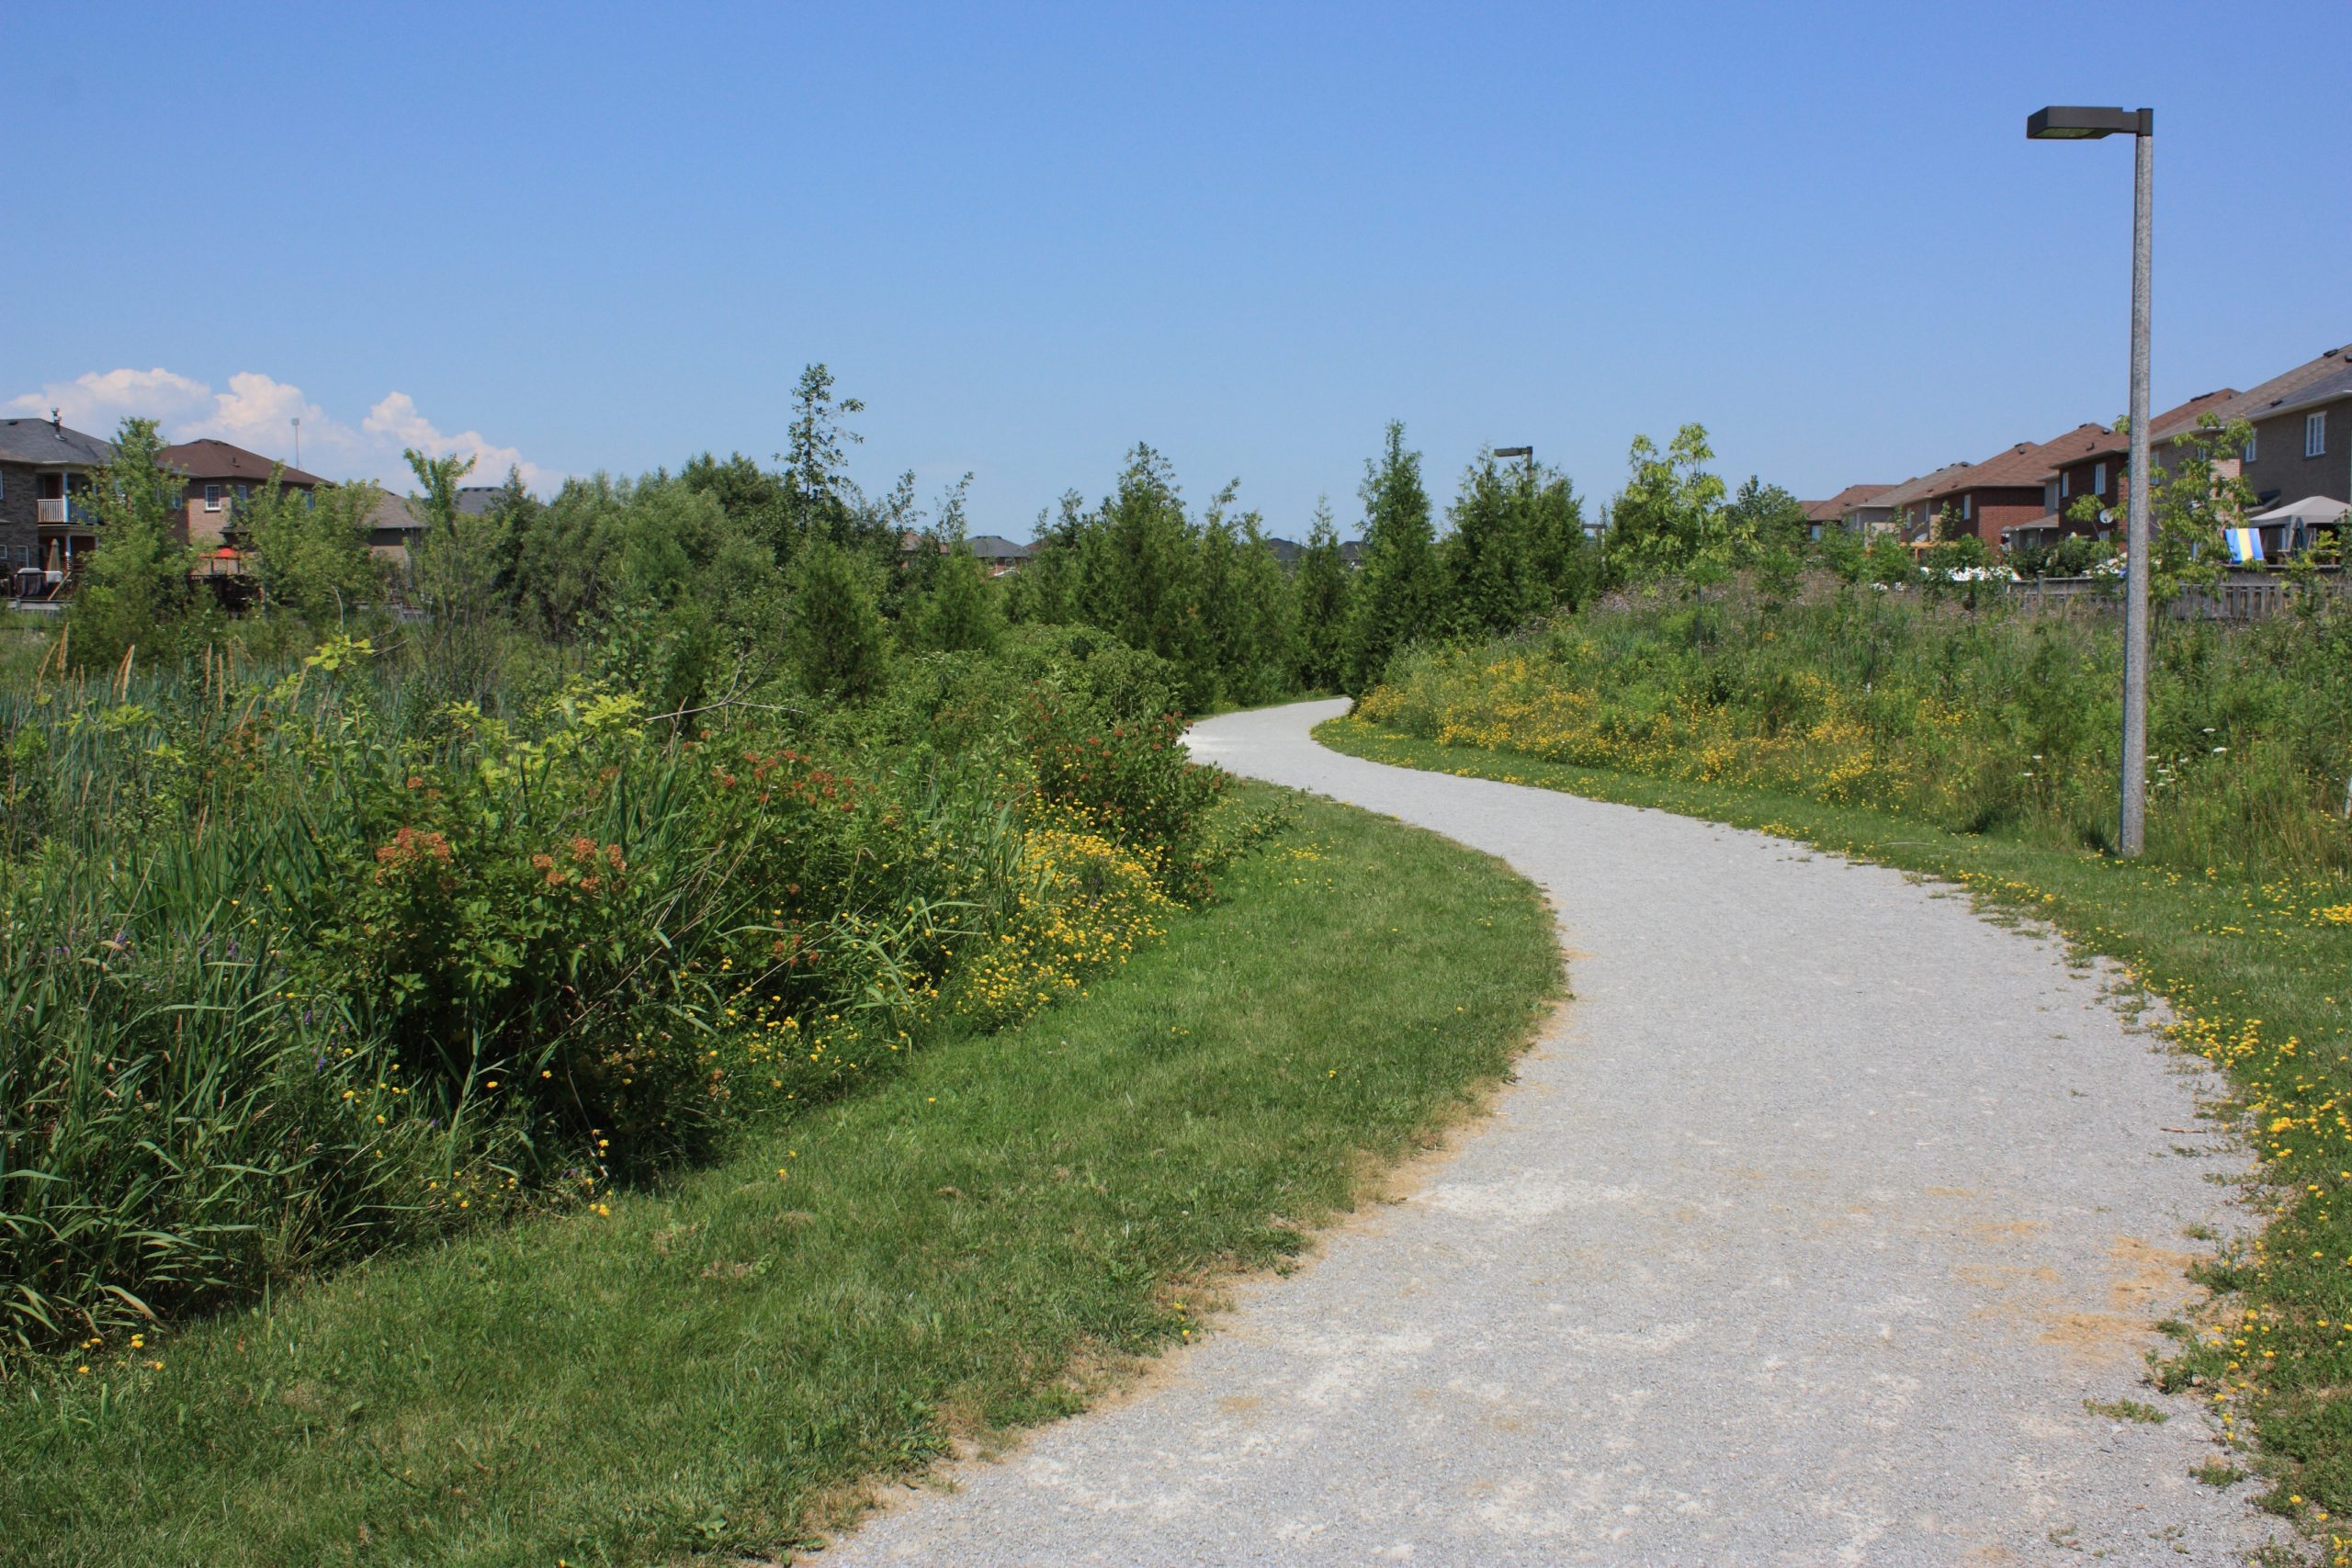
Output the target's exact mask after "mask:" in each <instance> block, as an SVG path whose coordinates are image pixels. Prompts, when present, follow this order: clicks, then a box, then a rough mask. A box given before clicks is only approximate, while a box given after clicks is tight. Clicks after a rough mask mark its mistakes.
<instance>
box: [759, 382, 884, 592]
mask: <svg viewBox="0 0 2352 1568" xmlns="http://www.w3.org/2000/svg"><path fill="white" fill-rule="evenodd" d="M792 410H793V412H792V428H791V430H790V431H789V432H788V433H787V434H786V446H785V450H784V451H782V452H780V453H778V454H777V455H776V460H777V461H778V462H780V463H782V464H783V465H784V476H783V486H784V498H785V509H786V532H785V535H784V536H783V537H780V538H778V539H775V540H774V541H772V544H773V546H774V547H775V553H776V559H777V560H778V561H779V562H783V561H788V560H790V559H791V558H792V556H793V554H794V553H795V551H797V549H798V547H799V545H800V542H801V541H802V540H806V539H826V540H830V541H831V542H832V543H833V544H836V545H846V544H848V543H850V542H851V541H852V539H853V538H854V537H855V536H857V535H858V534H859V533H860V532H861V530H860V528H859V521H860V520H859V517H858V512H857V506H856V498H857V487H856V486H855V485H854V484H853V483H852V482H851V480H850V477H849V468H848V449H849V447H850V446H854V445H855V444H856V443H858V442H860V441H862V440H864V439H865V437H863V436H861V435H859V434H857V433H856V432H854V431H853V430H850V429H849V428H848V427H847V426H845V425H844V424H842V420H843V418H845V417H846V416H848V415H850V414H854V413H863V412H865V404H864V403H862V402H860V401H858V400H857V399H855V398H836V397H834V396H833V373H832V372H831V370H829V369H827V368H826V367H824V366H823V365H810V366H808V367H804V368H803V369H802V370H801V372H800V385H799V387H798V389H796V390H795V391H794V393H793V398H792Z"/></svg>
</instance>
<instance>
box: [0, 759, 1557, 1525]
mask: <svg viewBox="0 0 2352 1568" xmlns="http://www.w3.org/2000/svg"><path fill="white" fill-rule="evenodd" d="M1232 798H1233V801H1234V802H1235V803H1236V804H1238V807H1240V808H1241V809H1242V810H1243V811H1244V812H1245V813H1247V814H1250V815H1251V816H1253V817H1254V816H1261V815H1262V814H1264V813H1266V812H1268V811H1278V812H1280V814H1281V815H1282V817H1283V827H1282V828H1281V829H1280V832H1279V836H1278V837H1277V838H1275V839H1273V840H1270V841H1268V842H1266V843H1265V844H1264V845H1263V846H1262V847H1261V849H1260V850H1259V851H1258V852H1255V853H1253V854H1251V855H1250V856H1248V857H1246V858H1244V859H1242V860H1240V861H1238V862H1237V863H1235V864H1234V866H1233V867H1232V868H1231V869H1230V870H1229V871H1228V872H1227V874H1226V875H1225V876H1224V877H1223V878H1222V879H1221V881H1222V892H1221V896H1220V897H1218V898H1216V900H1214V901H1212V902H1210V903H1208V904H1206V905H1203V906H1199V907H1196V908H1176V909H1173V910H1170V911H1169V912H1168V913H1167V915H1166V918H1165V924H1166V925H1167V927H1168V931H1169V935H1168V937H1167V939H1166V940H1165V941H1163V942H1159V943H1158V944H1156V945H1154V946H1153V947H1151V948H1150V949H1148V951H1145V952H1143V953H1140V954H1139V955H1138V956H1137V957H1136V959H1135V960H1134V961H1133V962H1132V963H1131V964H1129V965H1128V966H1127V967H1126V968H1125V969H1123V970H1121V971H1120V972H1119V976H1118V979H1117V982H1116V983H1115V984H1110V985H1103V986H1101V987H1094V988H1093V991H1092V995H1091V997H1089V998H1086V999H1085V1000H1083V1001H1081V1002H1080V1003H1078V1004H1076V1005H1074V1006H1070V1007H1067V1008H1057V1009H1055V1010H1050V1011H1047V1012H1044V1013H1041V1014H1039V1015H1038V1016H1036V1017H1035V1018H1033V1019H1031V1020H1030V1021H1028V1022H1027V1023H1025V1024H1022V1025H1018V1026H1015V1027H1012V1028H1010V1029H1004V1030H1000V1031H997V1032H989V1033H973V1032H961V1033H957V1032H941V1033H939V1034H937V1035H934V1036H933V1037H932V1038H931V1039H929V1040H928V1041H926V1042H925V1048H924V1049H922V1050H921V1051H919V1052H916V1053H914V1054H913V1055H912V1056H911V1059H909V1060H903V1061H901V1060H899V1059H898V1058H894V1066H896V1067H897V1068H898V1070H896V1071H894V1072H893V1073H892V1074H890V1075H889V1076H888V1077H882V1078H879V1079H876V1080H875V1081H873V1082H871V1083H869V1084H867V1085H866V1086H865V1088H864V1089H863V1090H862V1091H861V1092H859V1093H856V1094H849V1095H842V1096H840V1097H838V1098H836V1099H834V1100H831V1101H829V1102H827V1103H825V1104H823V1105H821V1106H819V1107H815V1108H812V1109H810V1110H808V1111H801V1112H799V1113H798V1114H796V1115H793V1116H790V1117H786V1118H766V1119H763V1120H761V1121H759V1122H755V1123H753V1124H752V1125H750V1126H747V1127H746V1128H745V1129H744V1130H743V1131H742V1132H741V1134H737V1135H736V1136H734V1137H731V1138H730V1139H729V1144H728V1147H727V1148H726V1149H725V1150H724V1151H723V1153H722V1154H721V1155H720V1156H719V1157H718V1159H717V1160H716V1161H714V1162H713V1163H710V1164H708V1165H706V1166H700V1167H695V1168H687V1169H684V1170H682V1171H680V1172H678V1173H676V1174H674V1175H673V1176H670V1177H668V1178H665V1179H662V1180H661V1181H659V1182H655V1183H646V1184H632V1185H629V1186H625V1187H622V1188H620V1189H618V1190H613V1191H611V1192H609V1193H608V1194H607V1195H606V1196H605V1197H604V1198H601V1199H600V1200H599V1203H600V1204H601V1205H602V1207H601V1208H599V1207H593V1206H592V1207H589V1208H586V1209H581V1210H574V1211H573V1212H572V1213H570V1214H569V1215H565V1216H561V1217H548V1218H542V1219H537V1220H535V1221H534V1222H532V1223H528V1224H504V1225H488V1226H479V1225H478V1226H474V1227H472V1228H471V1229H470V1230H469V1231H467V1232H465V1233H463V1234H460V1235H453V1236H451V1237H450V1238H448V1239H447V1241H446V1242H445V1243H443V1244H441V1245H437V1246H433V1247H416V1248H409V1249H405V1250H403V1251H401V1252H398V1253H392V1254H386V1255H381V1256H379V1257H378V1258H373V1259H370V1260H369V1261H368V1262H366V1263H363V1264H361V1265H359V1266H356V1267H354V1268H350V1269H343V1270H340V1271H338V1272H337V1273H336V1274H334V1275H333V1276H332V1277H330V1278H328V1279H326V1280H322V1281H320V1282H317V1283H314V1284H308V1285H305V1286H304V1287H303V1288H301V1289H300V1290H298V1291H294V1292H285V1293H281V1294H280V1295H278V1296H277V1298H276V1299H275V1300H274V1301H273V1302H272V1303H270V1305H269V1307H268V1309H267V1310H266V1311H265V1310H262V1309H261V1308H260V1307H258V1306H256V1307H254V1308H253V1309H250V1310H245V1311H239V1312H235V1313H231V1314H222V1315H220V1317H218V1318H217V1319H215V1320H214V1321H212V1322H209V1323H205V1324H198V1325H189V1326H188V1327H187V1328H184V1329H178V1330H175V1331H174V1332H173V1333H172V1334H170V1335H169V1336H167V1337H165V1336H154V1335H152V1334H151V1335H150V1336H149V1341H150V1342H149V1344H148V1345H147V1346H146V1347H145V1348H142V1349H141V1350H139V1351H137V1352H134V1353H131V1354H130V1355H110V1356H103V1357H102V1356H100V1355H98V1354H96V1353H94V1354H93V1355H91V1356H90V1357H89V1358H88V1359H87V1361H86V1363H85V1364H88V1365H90V1366H91V1368H92V1371H90V1373H89V1374H88V1375H86V1376H83V1375H76V1374H74V1373H73V1372H72V1370H71V1366H72V1363H69V1365H68V1367H67V1370H66V1371H65V1373H64V1374H63V1375H61V1376H55V1377H50V1378H25V1379H21V1380H19V1381H18V1382H17V1383H16V1384H15V1385H14V1386H7V1385H0V1519H5V1520H6V1521H7V1523H6V1529H5V1530H0V1559H5V1560H6V1562H9V1563H11V1564H12V1565H19V1564H20V1565H22V1568H35V1565H54V1568H65V1565H68V1564H71V1565H73V1568H112V1565H117V1564H120V1565H125V1568H128V1565H131V1564H141V1565H145V1564H153V1563H194V1562H200V1563H205V1564H208V1565H211V1568H245V1565H251V1568H262V1565H274V1564H288V1563H300V1564H303V1565H305V1568H308V1565H311V1564H335V1563H360V1564H371V1563H381V1564H385V1565H386V1568H412V1565H415V1564H439V1563H469V1564H492V1563H494V1564H502V1565H503V1564H509V1563H512V1564H518V1565H522V1564H531V1565H538V1568H545V1565H547V1564H551V1563H556V1562H567V1561H568V1562H572V1563H610V1564H634V1563H684V1562H711V1563H736V1562H775V1561H778V1560H793V1559H795V1558H796V1556H797V1553H796V1551H795V1548H796V1547H797V1546H798V1545H799V1544H801V1543H802V1542H804V1541H806V1540H808V1539H809V1537H810V1536H811V1535H812V1534H814V1533H816V1532H817V1531H818V1530H820V1529H823V1528H825V1527H827V1526H829V1525H831V1524H833V1523H836V1522H838V1521H839V1520H840V1519H841V1518H842V1517H843V1515H844V1514H845V1513H847V1512H848V1511H850V1506H851V1505H852V1503H853V1501H854V1499H855V1498H856V1497H857V1496H858V1495H860V1483H861V1482H862V1481H863V1480H864V1479H865V1478H867V1477H871V1476H875V1475H876V1474H877V1473H879V1474H883V1475H895V1476H903V1477H906V1478H907V1479H910V1480H911V1479H913V1476H912V1473H911V1472H917V1471H920V1470H921V1468H922V1466H923V1465H924V1464H925V1463H926V1462H927V1461H930V1460H931V1459H933V1457H935V1456H938V1455H940V1454H942V1453H944V1451H946V1450H949V1449H950V1447H951V1446H952V1445H954V1444H956V1442H958V1441H959V1440H967V1439H977V1440H980V1441H983V1442H985V1441H987V1440H989V1438H990V1437H991V1436H992V1435H993V1434H997V1433H1001V1432H1002V1431H1003V1430H1005V1429H1006V1428H1009V1427H1020V1426H1023V1425H1025V1424H1028V1423H1032V1422H1036V1421H1043V1420H1047V1419H1050V1418H1052V1417H1054V1416H1059V1415H1063V1414H1066V1413H1068V1412H1069V1411H1071V1410H1073V1409H1076V1408H1078V1407H1079V1406H1080V1405H1082V1404H1085V1403H1087V1402H1088V1401H1089V1400H1090V1399H1091V1398H1092V1397H1094V1396H1095V1395H1097V1394H1098V1393H1100V1392H1102V1391H1103V1389H1104V1388H1105V1387H1107V1386H1111V1385H1113V1384H1114V1383H1115V1382H1117V1381H1118V1380H1119V1379H1120V1378H1121V1377H1123V1376H1124V1375H1125V1372H1126V1371H1128V1370H1130V1369H1131V1368H1132V1367H1133V1365H1134V1362H1135V1359H1136V1358H1137V1357H1140V1356H1146V1355H1149V1354H1152V1353H1154V1352H1156V1351H1158V1350H1160V1349H1163V1348H1169V1347H1172V1346H1177V1345H1181V1344H1182V1343H1183V1342H1184V1341H1185V1340H1186V1338H1187V1337H1193V1336H1196V1335H1197V1334H1198V1333H1199V1332H1200V1331H1201V1328H1202V1326H1203V1325H1204V1324H1205V1323H1207V1322H1208V1321H1210V1320H1211V1319H1212V1318H1213V1316H1214V1314H1215V1312H1216V1307H1217V1304H1218V1302H1219V1298H1220V1293H1221V1292H1220V1287H1221V1285H1222V1284H1223V1283H1224V1282H1225V1281H1226V1280H1228V1279H1229V1278H1230V1275H1229V1272H1228V1271H1229V1270H1231V1269H1234V1268H1235V1267H1237V1266H1238V1267H1241V1268H1261V1267H1274V1268H1286V1267H1288V1266H1289V1265H1290V1262H1291V1260H1292V1259H1294V1258H1295V1257H1296V1256H1297V1255H1298V1254H1299V1253H1300V1251H1301V1250H1302V1249H1303V1248H1304V1247H1306V1242H1307V1237H1308V1236H1309V1235H1311V1234H1312V1232H1313V1230H1314V1229H1315V1228H1316V1227H1317V1226H1318V1225H1320V1224H1323V1223H1325V1222H1326V1221H1328V1220H1329V1218H1330V1217H1331V1216H1332V1215H1334V1214H1335V1213H1339V1212H1342V1211H1344V1210H1345V1209H1346V1208H1347V1207H1348V1206H1350V1205H1351V1203H1352V1202H1354V1201H1357V1199H1358V1198H1359V1197H1360V1195H1361V1194H1362V1192H1363V1189H1364V1187H1365V1185H1366V1183H1367V1182H1369V1181H1373V1180H1376V1179H1377V1178H1378V1171H1379V1169H1380V1168H1382V1167H1383V1166H1385V1164H1387V1163H1388V1162H1391V1161H1393V1160H1395V1159H1396V1158H1397V1157H1400V1156H1406V1155H1409V1154H1412V1153H1414V1152H1417V1151H1419V1150H1420V1149H1422V1148H1425V1147H1426V1146H1427V1145H1428V1142H1429V1139H1430V1134H1431V1132H1432V1130H1433V1129H1436V1128H1439V1127H1442V1125H1443V1124H1444V1123H1446V1122H1449V1121H1453V1120H1455V1119H1457V1118H1459V1117H1460V1116H1462V1115H1464V1113H1466V1112H1468V1111H1471V1110H1473V1109H1475V1107H1476V1104H1477V1102H1478V1100H1479V1099H1480V1097H1481V1096H1482V1094H1483V1093H1484V1092H1485V1091H1486V1090H1487V1089H1489V1088H1490V1087H1491V1086H1492V1085H1494V1084H1495V1083H1497V1082H1498V1080H1499V1079H1500V1078H1501V1077H1502V1076H1503V1075H1504V1074H1505V1073H1506V1072H1507V1071H1508V1070H1509V1067H1510V1061H1511V1059H1512V1057H1513V1055H1515V1054H1516V1052H1517V1051H1518V1049H1519V1048H1520V1046H1521V1045H1522V1044H1523V1043H1525V1041H1526V1039H1527V1036H1528V1032H1529V1030H1530V1028H1531V1027H1532V1024H1533V1022H1534V1021H1535V1020H1536V1018H1537V1017H1538V1016H1539V1015H1540V1014H1541V1012H1542V1011H1543V1010H1544V1007H1545V1005H1546V998H1547V996H1548V995H1549V993H1550V991H1551V990H1552V988H1553V987H1554V986H1555V983H1556V980H1557V976H1558V972H1559V964H1560V956H1559V946H1558V942H1557V940H1556V938H1555V935H1554V933H1553V928H1552V920H1551V915H1550V913H1549V911H1548V910H1547V909H1546V908H1545V907H1544V902H1543V900H1542V898H1541V897H1540V896H1539V895H1538V894H1537V893H1536V892H1535V890H1534V889H1533V888H1532V887H1530V886H1528V885H1527V883H1526V882H1525V881H1523V880H1522V879H1521V878H1520V877H1518V876H1516V875H1514V874H1511V872H1510V870H1509V869H1508V868H1506V867H1504V866H1502V865H1500V864H1499V863H1496V862H1494V861H1491V860H1489V859H1487V857H1485V856H1482V855H1478V854H1474V853H1472V852H1469V851H1466V850H1464V849H1462V848H1461V847H1460V846H1458V845H1455V844H1452V843H1449V842H1447V841H1445V840H1442V839H1440V838H1437V837H1436V836H1435V835H1433V834H1429V833H1424V832H1420V831H1418V830H1416V829H1408V828H1405V827H1402V826H1400V825H1398V824H1397V823H1394V822H1390V821H1387V820H1385V819H1383V818H1377V817H1374V816H1373V815H1372V814H1370V813H1368V812H1362V811H1354V810H1351V809H1348V808H1346V807H1338V806H1333V805H1330V804H1329V803H1327V802H1320V801H1316V800H1312V799H1308V798H1305V797H1298V796H1289V795H1280V794H1278V793H1277V792H1274V791H1272V790H1270V789H1264V788H1261V787H1260V786H1254V785H1246V784H1245V785H1240V786H1238V787H1237V790H1236V792H1235V795H1234V796H1233V797H1232ZM1228 808H1229V807H1228ZM607 1210H608V1211H609V1213H607V1212H605V1211H607ZM150 1363H154V1364H153V1365H151V1364H150Z"/></svg>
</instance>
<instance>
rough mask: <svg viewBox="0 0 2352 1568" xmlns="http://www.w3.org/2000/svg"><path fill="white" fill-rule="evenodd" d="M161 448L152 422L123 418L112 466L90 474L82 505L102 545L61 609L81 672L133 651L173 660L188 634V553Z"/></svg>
mask: <svg viewBox="0 0 2352 1568" xmlns="http://www.w3.org/2000/svg"><path fill="white" fill-rule="evenodd" d="M163 446H164V444H163V441H162V439H161V438H160V437H158V436H157V434H155V422H154V421H153V420H152V419H126V420H124V421H123V422H122V424H121V427H120V428H119V430H117V431H116V433H115V438H114V458H113V460H112V461H111V462H109V463H107V466H106V467H104V468H100V469H99V470H98V471H97V472H96V474H95V475H93V476H92V481H91V485H90V489H89V491H88V502H89V505H90V507H91V509H92V510H93V511H94V512H95V513H96V514H97V535H98V537H99V539H100V540H101V541H102V543H100V545H99V546H98V549H97V553H96V554H95V555H93V556H92V557H91V558H90V561H89V564H88V565H87V566H85V567H83V568H81V570H80V574H79V575H80V581H78V582H77V583H76V584H75V585H74V600H73V603H72V604H71V605H70V606H69V607H68V609H67V611H66V646H67V647H68V648H69V649H71V650H72V653H73V658H74V661H75V662H76V663H78V664H80V665H82V666H83V667H85V668H88V669H96V668H103V667H106V666H109V665H114V664H118V663H119V662H121V660H122V658H123V656H124V655H125V654H126V653H128V652H129V651H130V649H133V648H134V647H136V648H143V649H147V650H148V651H149V652H150V653H151V654H154V655H157V656H160V657H164V658H170V657H173V656H175V655H176V654H177V653H178V652H179V651H181V648H180V645H181V644H182V643H183V642H184V641H186V640H187V634H188V632H189V630H190V628H189V624H188V623H189V619H190V614H191V603H190V595H189V592H188V581H187V573H188V553H187V546H186V545H185V544H183V543H181V541H180V537H179V531H178V523H179V519H180V517H181V515H182V514H181V512H180V505H181V496H182V494H183V493H184V491H183V487H182V481H181V479H180V477H179V476H178V475H177V474H175V473H173V472H172V471H170V470H169V469H167V468H164V466H163V465H162V463H161V462H160V461H158V459H157V457H156V454H157V453H159V452H161V451H162V450H163Z"/></svg>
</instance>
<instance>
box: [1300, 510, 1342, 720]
mask: <svg viewBox="0 0 2352 1568" xmlns="http://www.w3.org/2000/svg"><path fill="white" fill-rule="evenodd" d="M1350 587H1351V584H1350V582H1349V580H1348V565H1347V562H1346V560H1345V559H1344V558H1342V557H1341V556H1340V536H1339V533H1338V531H1337V530H1336V529H1334V528H1333V527H1332V526H1331V504H1330V502H1329V501H1328V500H1319V499H1318V500H1317V502H1316V503H1315V523H1314V525H1313V526H1312V527H1311V528H1309V529H1308V530H1307V534H1306V553H1305V554H1304V555H1302V556H1301V557H1300V558H1299V562H1298V640H1299V661H1298V672H1299V680H1300V682H1301V683H1302V684H1304V685H1306V687H1307V688H1308V689H1309V690H1312V691H1336V690H1338V689H1339V685H1340V678H1341V676H1342V675H1343V673H1344V672H1345V670H1346V664H1347V651H1348V591H1349V589H1350Z"/></svg>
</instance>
